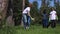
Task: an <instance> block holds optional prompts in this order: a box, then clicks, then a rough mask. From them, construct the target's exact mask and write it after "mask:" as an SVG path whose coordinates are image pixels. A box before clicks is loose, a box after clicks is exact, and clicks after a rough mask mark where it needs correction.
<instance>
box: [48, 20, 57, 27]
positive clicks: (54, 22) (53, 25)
mask: <svg viewBox="0 0 60 34" xmlns="http://www.w3.org/2000/svg"><path fill="white" fill-rule="evenodd" d="M50 25H51V27H52V28H55V27H56V20H51V22H50V23H49V24H48V27H49V26H50Z"/></svg>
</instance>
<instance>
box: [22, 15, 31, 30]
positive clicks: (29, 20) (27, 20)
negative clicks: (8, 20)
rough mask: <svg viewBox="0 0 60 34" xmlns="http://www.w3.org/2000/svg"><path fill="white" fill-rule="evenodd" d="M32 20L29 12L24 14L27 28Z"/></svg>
mask: <svg viewBox="0 0 60 34" xmlns="http://www.w3.org/2000/svg"><path fill="white" fill-rule="evenodd" d="M30 22H31V19H30V17H29V16H28V15H27V14H23V23H24V28H25V29H26V27H27V26H28V27H29V26H30Z"/></svg>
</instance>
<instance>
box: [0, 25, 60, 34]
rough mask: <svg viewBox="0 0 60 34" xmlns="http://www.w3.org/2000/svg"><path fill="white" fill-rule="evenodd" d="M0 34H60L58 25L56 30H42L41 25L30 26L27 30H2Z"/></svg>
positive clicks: (19, 28) (9, 28)
mask: <svg viewBox="0 0 60 34" xmlns="http://www.w3.org/2000/svg"><path fill="white" fill-rule="evenodd" d="M0 34H60V25H57V27H56V28H51V27H49V28H42V26H41V25H31V27H30V29H29V30H25V29H24V28H23V27H21V26H14V27H8V28H6V27H5V28H2V29H1V30H0Z"/></svg>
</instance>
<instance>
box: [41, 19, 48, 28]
mask: <svg viewBox="0 0 60 34" xmlns="http://www.w3.org/2000/svg"><path fill="white" fill-rule="evenodd" d="M42 22H43V27H47V26H48V20H47V19H45V20H43V21H42Z"/></svg>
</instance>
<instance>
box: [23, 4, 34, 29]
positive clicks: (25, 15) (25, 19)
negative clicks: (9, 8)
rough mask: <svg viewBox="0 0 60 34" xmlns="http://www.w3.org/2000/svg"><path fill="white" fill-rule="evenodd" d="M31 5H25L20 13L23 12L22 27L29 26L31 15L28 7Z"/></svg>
mask: <svg viewBox="0 0 60 34" xmlns="http://www.w3.org/2000/svg"><path fill="white" fill-rule="evenodd" d="M31 7H32V5H31V4H29V6H28V7H26V8H25V9H24V10H23V12H22V14H23V23H24V28H25V29H29V26H30V18H32V17H31V15H30V8H31ZM32 19H33V18H32Z"/></svg>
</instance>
